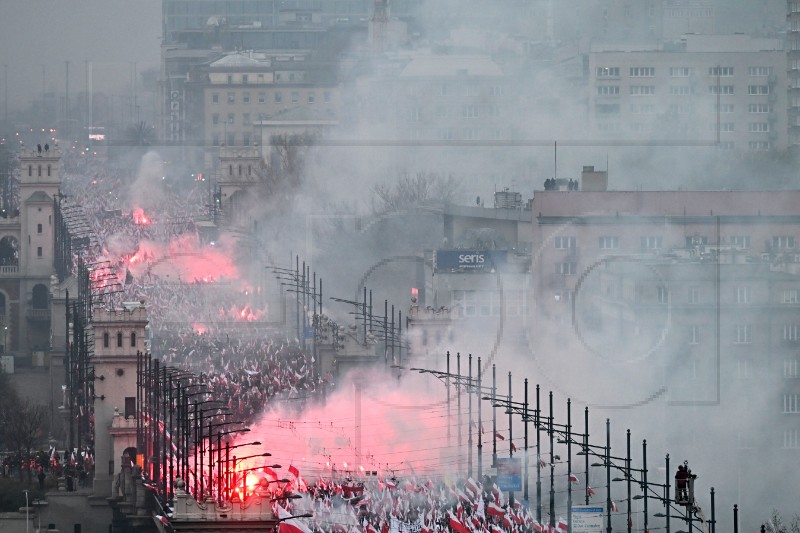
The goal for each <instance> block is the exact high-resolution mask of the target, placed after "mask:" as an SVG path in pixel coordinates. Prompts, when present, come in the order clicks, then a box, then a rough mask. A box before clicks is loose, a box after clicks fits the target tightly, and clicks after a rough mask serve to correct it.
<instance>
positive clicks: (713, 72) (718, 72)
mask: <svg viewBox="0 0 800 533" xmlns="http://www.w3.org/2000/svg"><path fill="white" fill-rule="evenodd" d="M708 75H709V76H720V77H723V78H730V77H731V76H733V67H709V68H708Z"/></svg>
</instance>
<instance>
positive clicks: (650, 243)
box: [640, 237, 664, 250]
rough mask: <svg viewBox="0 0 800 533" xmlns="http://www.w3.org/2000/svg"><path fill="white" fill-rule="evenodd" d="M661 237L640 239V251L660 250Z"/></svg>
mask: <svg viewBox="0 0 800 533" xmlns="http://www.w3.org/2000/svg"><path fill="white" fill-rule="evenodd" d="M663 241H664V238H663V237H641V238H640V243H641V247H642V250H660V249H661V245H662V244H663Z"/></svg>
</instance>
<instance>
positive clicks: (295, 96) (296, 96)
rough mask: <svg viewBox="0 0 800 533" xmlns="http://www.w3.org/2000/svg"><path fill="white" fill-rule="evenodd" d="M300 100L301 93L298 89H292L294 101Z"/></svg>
mask: <svg viewBox="0 0 800 533" xmlns="http://www.w3.org/2000/svg"><path fill="white" fill-rule="evenodd" d="M298 100H300V93H299V92H298V91H292V103H293V104H296V103H297V101H298Z"/></svg>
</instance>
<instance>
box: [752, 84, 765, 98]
mask: <svg viewBox="0 0 800 533" xmlns="http://www.w3.org/2000/svg"><path fill="white" fill-rule="evenodd" d="M747 94H749V95H751V96H758V95H763V94H769V85H748V86H747Z"/></svg>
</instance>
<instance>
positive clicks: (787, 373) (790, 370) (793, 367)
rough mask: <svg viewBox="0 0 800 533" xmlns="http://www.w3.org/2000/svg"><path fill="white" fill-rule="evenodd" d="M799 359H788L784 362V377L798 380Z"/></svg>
mask: <svg viewBox="0 0 800 533" xmlns="http://www.w3.org/2000/svg"><path fill="white" fill-rule="evenodd" d="M797 367H798V365H797V359H786V360H784V361H783V377H785V378H796V377H797Z"/></svg>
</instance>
